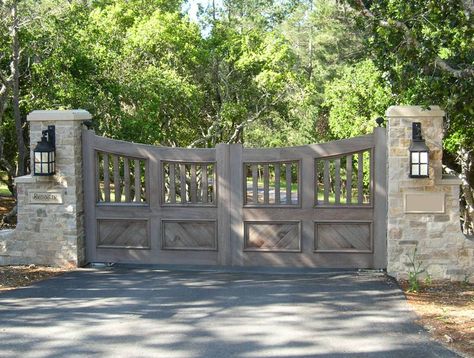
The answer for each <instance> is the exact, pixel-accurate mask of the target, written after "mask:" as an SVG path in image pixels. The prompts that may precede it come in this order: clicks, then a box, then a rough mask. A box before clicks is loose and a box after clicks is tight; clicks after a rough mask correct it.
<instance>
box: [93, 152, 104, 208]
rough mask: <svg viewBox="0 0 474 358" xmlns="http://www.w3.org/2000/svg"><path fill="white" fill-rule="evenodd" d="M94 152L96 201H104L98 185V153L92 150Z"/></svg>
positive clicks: (99, 183)
mask: <svg viewBox="0 0 474 358" xmlns="http://www.w3.org/2000/svg"><path fill="white" fill-rule="evenodd" d="M94 153H95V160H94V162H95V187H96V195H97V198H96V201H97V202H100V201H104V197H103V196H102V188H101V187H100V185H101V182H100V153H99V152H96V151H94Z"/></svg>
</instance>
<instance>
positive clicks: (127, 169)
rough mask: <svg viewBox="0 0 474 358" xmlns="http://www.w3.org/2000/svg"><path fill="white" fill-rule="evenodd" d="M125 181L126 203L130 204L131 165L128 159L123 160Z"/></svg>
mask: <svg viewBox="0 0 474 358" xmlns="http://www.w3.org/2000/svg"><path fill="white" fill-rule="evenodd" d="M123 181H124V192H125V201H126V202H127V203H129V202H130V201H131V200H130V164H129V161H128V158H123Z"/></svg>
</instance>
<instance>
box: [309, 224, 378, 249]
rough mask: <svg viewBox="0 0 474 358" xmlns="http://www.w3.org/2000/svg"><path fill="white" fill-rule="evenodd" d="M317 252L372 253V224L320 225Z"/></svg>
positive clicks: (318, 227)
mask: <svg viewBox="0 0 474 358" xmlns="http://www.w3.org/2000/svg"><path fill="white" fill-rule="evenodd" d="M315 230H316V232H315V237H316V243H315V248H316V250H317V251H320V252H321V251H329V252H331V251H347V252H372V235H371V227H370V223H318V224H316V227H315Z"/></svg>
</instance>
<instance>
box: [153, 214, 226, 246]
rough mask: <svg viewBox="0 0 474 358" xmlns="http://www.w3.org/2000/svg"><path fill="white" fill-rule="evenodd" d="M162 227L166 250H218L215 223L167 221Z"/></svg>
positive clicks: (163, 243)
mask: <svg viewBox="0 0 474 358" xmlns="http://www.w3.org/2000/svg"><path fill="white" fill-rule="evenodd" d="M162 227H163V234H162V237H163V240H162V248H163V249H164V250H217V238H216V234H217V232H216V222H215V221H207V220H206V221H204V220H185V221H184V220H183V221H178V220H176V221H171V220H169V221H168V220H166V221H163V222H162Z"/></svg>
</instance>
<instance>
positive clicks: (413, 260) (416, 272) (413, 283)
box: [408, 246, 425, 292]
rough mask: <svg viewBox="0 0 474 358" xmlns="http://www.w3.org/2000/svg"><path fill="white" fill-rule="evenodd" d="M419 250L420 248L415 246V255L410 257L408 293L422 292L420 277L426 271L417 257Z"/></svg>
mask: <svg viewBox="0 0 474 358" xmlns="http://www.w3.org/2000/svg"><path fill="white" fill-rule="evenodd" d="M417 250H418V247H416V246H415V248H414V249H413V255H411V256H408V261H409V263H410V269H409V271H408V285H409V288H408V292H418V291H420V275H421V274H422V273H423V272H425V269H423V268H421V267H422V265H423V261H418V259H417V257H416V252H417Z"/></svg>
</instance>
